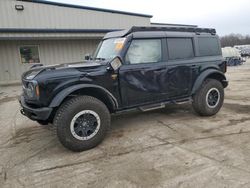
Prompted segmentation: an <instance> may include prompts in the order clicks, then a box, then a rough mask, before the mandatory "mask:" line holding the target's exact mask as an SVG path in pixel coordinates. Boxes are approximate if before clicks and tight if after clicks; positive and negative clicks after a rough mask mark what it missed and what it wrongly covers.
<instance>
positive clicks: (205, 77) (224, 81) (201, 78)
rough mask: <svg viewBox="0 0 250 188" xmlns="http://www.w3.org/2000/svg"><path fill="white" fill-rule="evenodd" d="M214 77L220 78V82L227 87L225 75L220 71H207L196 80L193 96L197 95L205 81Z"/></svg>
mask: <svg viewBox="0 0 250 188" xmlns="http://www.w3.org/2000/svg"><path fill="white" fill-rule="evenodd" d="M212 75H216V76H218V77H219V78H221V79H219V81H221V82H222V84H223V86H224V87H227V80H226V77H225V75H224V74H223V73H222V72H220V71H218V70H206V71H204V72H203V73H201V74H200V76H199V77H198V78H197V79H196V81H195V83H194V85H193V88H192V92H191V95H194V94H195V93H196V91H197V90H198V89H199V88H200V87H201V85H202V83H203V82H204V80H206V79H207V78H209V77H210V76H212Z"/></svg>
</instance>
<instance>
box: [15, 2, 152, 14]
mask: <svg viewBox="0 0 250 188" xmlns="http://www.w3.org/2000/svg"><path fill="white" fill-rule="evenodd" d="M16 1H23V2H31V3H40V4H46V5H54V6H60V7H67V8H77V9H85V10H93V11H100V12H108V13H116V14H125V15H130V16H140V17H146V18H152V17H153V16H152V15H148V14H140V13H133V12H126V11H119V10H112V9H104V8H96V7H88V6H81V5H73V4H66V3H58V2H51V1H46V0H16Z"/></svg>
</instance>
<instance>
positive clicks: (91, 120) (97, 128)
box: [54, 96, 110, 151]
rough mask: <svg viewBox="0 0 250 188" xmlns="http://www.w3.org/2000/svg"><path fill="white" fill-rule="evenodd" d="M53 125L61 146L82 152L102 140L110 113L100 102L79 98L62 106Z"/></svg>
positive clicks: (107, 127)
mask: <svg viewBox="0 0 250 188" xmlns="http://www.w3.org/2000/svg"><path fill="white" fill-rule="evenodd" d="M54 124H55V126H56V127H57V135H58V138H59V140H60V142H61V143H62V145H63V146H65V147H66V148H68V149H70V150H72V151H84V150H88V149H91V148H93V147H95V146H97V145H98V144H99V143H100V142H101V141H102V140H103V139H104V137H105V135H106V133H107V131H108V129H109V126H110V113H109V111H108V109H107V107H106V106H105V105H104V104H103V103H102V102H101V101H100V100H98V99H96V98H94V97H90V96H79V97H75V98H73V99H70V100H68V101H66V102H65V103H64V104H62V106H61V107H60V108H59V110H58V112H57V113H56V116H55V119H54Z"/></svg>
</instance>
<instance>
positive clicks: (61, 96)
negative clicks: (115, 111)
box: [49, 84, 118, 108]
mask: <svg viewBox="0 0 250 188" xmlns="http://www.w3.org/2000/svg"><path fill="white" fill-rule="evenodd" d="M84 88H96V89H100V90H102V91H103V92H105V93H106V94H107V95H108V97H109V98H110V99H111V100H112V103H113V105H114V108H118V102H117V100H116V98H115V97H114V96H113V95H112V93H110V92H109V91H108V90H107V89H105V88H103V87H101V86H97V85H92V84H77V85H74V86H71V87H68V88H66V89H64V90H62V91H60V92H59V93H58V94H57V95H56V96H55V97H54V98H53V99H52V101H51V103H50V105H49V107H51V108H54V107H57V106H59V105H60V104H61V103H62V102H63V100H64V99H65V98H66V97H67V96H68V95H70V94H71V93H73V92H74V91H77V90H79V89H84Z"/></svg>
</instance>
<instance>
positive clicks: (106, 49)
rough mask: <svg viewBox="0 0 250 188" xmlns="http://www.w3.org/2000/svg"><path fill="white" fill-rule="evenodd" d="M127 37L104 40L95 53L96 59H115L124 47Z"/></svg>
mask: <svg viewBox="0 0 250 188" xmlns="http://www.w3.org/2000/svg"><path fill="white" fill-rule="evenodd" d="M125 39H126V38H110V39H106V40H103V41H102V42H101V43H100V44H99V46H98V48H97V50H96V52H95V54H94V59H99V60H105V59H113V58H114V57H115V56H117V55H118V53H119V52H120V51H121V49H122V48H123V45H124V42H125Z"/></svg>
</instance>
